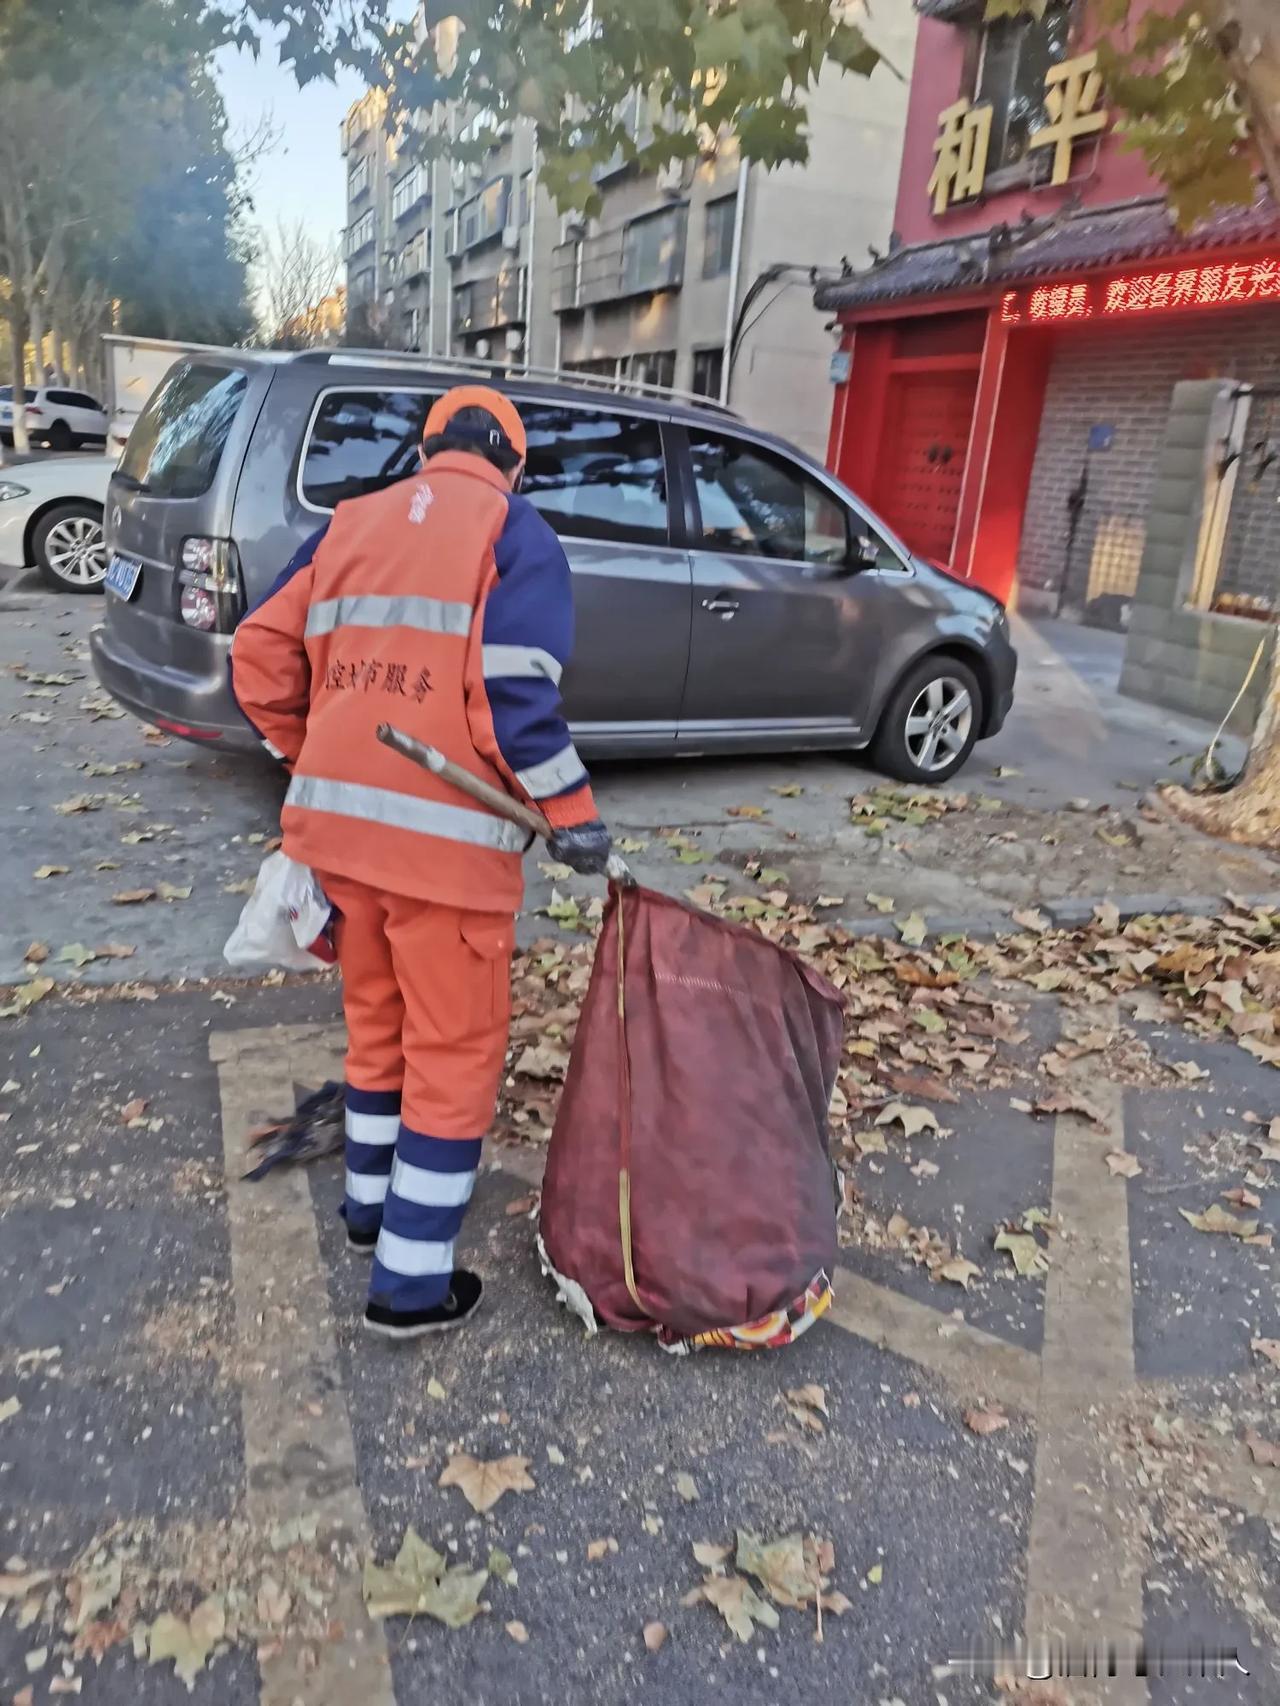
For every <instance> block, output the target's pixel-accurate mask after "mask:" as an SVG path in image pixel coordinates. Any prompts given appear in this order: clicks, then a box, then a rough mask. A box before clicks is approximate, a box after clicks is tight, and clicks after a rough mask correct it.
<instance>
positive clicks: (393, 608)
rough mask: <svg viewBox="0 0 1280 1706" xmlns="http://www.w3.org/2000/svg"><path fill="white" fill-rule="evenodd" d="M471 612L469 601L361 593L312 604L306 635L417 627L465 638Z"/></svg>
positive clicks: (431, 632) (435, 632)
mask: <svg viewBox="0 0 1280 1706" xmlns="http://www.w3.org/2000/svg"><path fill="white" fill-rule="evenodd" d="M473 614H474V612H473V611H472V608H471V606H470V605H469V604H451V603H448V602H446V600H444V599H442V598H419V597H417V596H416V595H413V594H410V593H405V594H404V595H402V596H396V597H394V598H393V597H389V596H387V595H386V594H383V593H360V594H358V595H353V596H351V597H350V598H322V599H320V601H319V602H318V603H316V604H313V605H312V606H311V608H310V610H308V612H307V630H306V635H307V638H308V639H311V638H312V637H313V636H314V635H316V634H332V633H333V632H334V630H335V629H337V628H419V629H421V631H422V632H423V633H424V634H453V635H456V636H457V637H458V638H459V639H463V640H465V639H466V637H467V635H468V634H469V633H470V632H471V619H472V616H473Z"/></svg>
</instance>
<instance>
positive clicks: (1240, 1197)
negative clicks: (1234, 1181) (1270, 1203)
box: [1222, 1185, 1262, 1208]
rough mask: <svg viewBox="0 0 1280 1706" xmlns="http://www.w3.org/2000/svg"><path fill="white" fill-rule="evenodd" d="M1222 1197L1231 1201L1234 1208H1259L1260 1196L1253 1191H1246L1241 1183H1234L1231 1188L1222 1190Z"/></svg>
mask: <svg viewBox="0 0 1280 1706" xmlns="http://www.w3.org/2000/svg"><path fill="white" fill-rule="evenodd" d="M1222 1196H1223V1199H1224V1200H1225V1201H1226V1202H1229V1203H1233V1204H1234V1205H1235V1207H1236V1208H1261V1207H1262V1198H1261V1197H1260V1196H1258V1194H1257V1193H1256V1192H1255V1191H1246V1190H1245V1188H1244V1186H1243V1185H1236V1186H1235V1187H1234V1188H1233V1189H1232V1190H1229V1191H1223V1193H1222Z"/></svg>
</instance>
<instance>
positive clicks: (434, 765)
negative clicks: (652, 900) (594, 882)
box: [378, 723, 635, 886]
mask: <svg viewBox="0 0 1280 1706" xmlns="http://www.w3.org/2000/svg"><path fill="white" fill-rule="evenodd" d="M378 739H379V740H380V741H381V742H382V744H383V746H389V747H390V748H391V750H392V752H398V753H399V754H400V756H401V757H402V758H408V759H411V760H412V761H413V763H414V764H420V765H421V766H422V768H423V769H424V770H430V771H431V772H432V774H433V775H435V776H439V777H440V779H441V781H443V782H448V783H449V785H450V786H451V787H454V788H457V789H458V790H459V792H460V793H463V794H470V796H471V798H472V799H473V800H478V801H479V803H480V804H481V805H482V806H488V808H489V810H490V811H494V812H497V813H498V815H499V817H505V818H509V819H510V821H511V822H512V823H518V824H519V825H520V827H521V829H527V830H530V831H532V833H533V834H534V835H540V836H541V837H542V839H543V840H544V841H550V839H551V836H552V833H553V832H552V828H551V825H550V824H549V823H548V822H547V820H546V818H545V817H543V815H542V813H541V812H536V811H534V809H533V807H532V806H526V805H525V803H524V802H523V800H517V799H515V798H513V796H512V795H510V794H507V793H504V792H503V790H502V789H501V788H495V787H494V786H493V785H492V783H490V782H482V781H481V780H480V778H479V777H478V776H473V775H472V774H471V772H470V771H469V770H464V769H463V768H462V766H461V765H460V764H455V763H454V762H453V760H452V759H451V758H446V757H445V755H444V753H443V752H441V751H440V748H439V747H438V746H427V745H426V744H425V743H424V742H423V741H420V740H415V739H414V738H413V736H412V735H407V734H405V733H404V732H403V731H402V730H401V729H393V728H392V727H391V724H390V723H379V724H378ZM604 874H605V876H606V877H608V878H609V880H610V882H614V883H625V884H627V885H628V886H632V885H634V883H635V878H634V877H633V876H632V875H631V867H630V866H629V865H628V864H627V862H626V860H625V859H624V858H623V857H622V855H621V854H620V853H610V855H609V862H608V864H607V865H606V866H605V873H604Z"/></svg>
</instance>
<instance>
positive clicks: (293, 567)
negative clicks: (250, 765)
mask: <svg viewBox="0 0 1280 1706" xmlns="http://www.w3.org/2000/svg"><path fill="white" fill-rule="evenodd" d="M328 526H329V524H328V522H326V523H325V525H324V526H323V527H321V528H318V529H317V531H316V532H315V533H313V534H312V535H311V537H310V538H309V539H307V540H306V541H305V542H304V543H303V544H302V545H300V546H299V547H298V549H297V550H296V551H295V552H294V553H293V556H292V557H290V559H289V561H288V562H287V563H286V564H285V566H284V568H283V569H282V570H281V571H280V573H279V574H278V575H277V576H276V578H275V580H274V581H272V583H271V585H270V586H269V587H268V588H267V590H266V592H265V593H264V594H263V595H262V597H261V598H260V599H259V600H258V602H257V603H256V604H255V605H254V606H253V608H252V609H251V610H250V611H249V612H248V614H247V615H245V616H244V617H243V618H242V620H241V622H240V625H239V627H238V628H237V629H236V632H235V634H234V635H233V636H232V641H231V648H230V650H229V652H228V653H227V685H228V686H229V687H230V689H231V697H232V699H233V700H234V701H235V704H236V707H237V709H238V710H239V712H240V715H241V716H242V717H243V718H244V720H245V722H247V723H248V725H249V727H250V728H251V729H252V730H253V732H254V734H256V735H257V737H258V739H259V740H260V741H261V742H262V744H263V745H264V746H265V747H266V749H267V751H268V752H269V753H270V754H271V756H272V757H273V758H278V759H280V760H282V761H283V762H284V763H286V764H291V763H293V762H294V761H295V760H296V759H297V756H298V753H299V751H300V750H301V747H302V735H303V733H304V731H305V728H306V712H307V706H308V704H309V702H310V680H311V672H310V669H309V668H308V665H307V654H306V650H305V648H304V645H303V632H304V628H305V625H306V619H307V618H306V608H307V605H308V604H309V603H310V591H309V586H310V577H309V575H307V571H308V570H310V568H311V563H312V560H313V558H314V557H315V554H316V551H317V549H318V548H319V545H320V541H321V540H322V539H323V538H324V536H325V534H326V532H327V531H328ZM300 575H302V576H304V577H305V584H304V583H303V582H300V581H298V577H299V576H300ZM291 586H292V587H294V588H295V595H286V590H287V589H288V588H289V587H291ZM282 595H286V596H282Z"/></svg>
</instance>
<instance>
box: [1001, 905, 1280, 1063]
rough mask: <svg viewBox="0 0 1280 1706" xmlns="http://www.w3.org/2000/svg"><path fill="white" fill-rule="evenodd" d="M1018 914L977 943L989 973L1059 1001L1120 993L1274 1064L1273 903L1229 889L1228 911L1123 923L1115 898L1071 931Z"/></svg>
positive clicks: (1276, 937) (1137, 1005) (1278, 981)
mask: <svg viewBox="0 0 1280 1706" xmlns="http://www.w3.org/2000/svg"><path fill="white" fill-rule="evenodd" d="M1021 917H1023V918H1025V919H1027V921H1028V923H1029V925H1030V927H1029V928H1027V929H1025V930H1023V931H1022V932H1020V933H1019V934H1017V935H1014V936H1009V937H1003V938H1001V939H1000V940H999V941H997V942H996V943H995V944H994V946H991V947H984V948H980V949H977V950H975V958H976V959H977V960H978V962H979V963H980V965H981V966H982V968H983V969H984V970H985V971H986V972H988V973H989V974H990V975H991V976H993V977H994V978H996V979H998V980H1000V981H1002V982H1010V981H1013V982H1021V983H1025V984H1029V985H1030V986H1031V987H1032V988H1033V989H1035V990H1037V991H1039V992H1040V993H1042V994H1043V993H1054V994H1057V995H1060V996H1062V997H1064V998H1065V999H1067V1000H1077V1001H1098V1000H1101V999H1104V998H1105V997H1108V996H1120V997H1121V998H1122V999H1123V1000H1124V1001H1125V1005H1126V1006H1128V1007H1129V1008H1130V1009H1131V1010H1132V1011H1133V1013H1134V1015H1135V1016H1136V1017H1137V1018H1139V1019H1142V1020H1146V1021H1149V1022H1155V1023H1168V1022H1172V1021H1176V1022H1180V1023H1182V1024H1184V1025H1185V1026H1187V1028H1188V1029H1190V1030H1191V1031H1193V1032H1195V1033H1197V1034H1198V1035H1200V1036H1202V1037H1206V1038H1222V1039H1223V1040H1234V1041H1235V1042H1237V1043H1238V1044H1239V1046H1240V1047H1241V1048H1243V1049H1245V1050H1247V1051H1248V1053H1250V1054H1252V1055H1253V1056H1254V1057H1255V1058H1256V1059H1258V1060H1261V1061H1265V1062H1266V1063H1267V1064H1268V1065H1270V1066H1276V1065H1280V1041H1278V1040H1277V1035H1276V1032H1277V1018H1280V915H1278V914H1277V911H1276V908H1274V907H1272V906H1253V905H1247V904H1245V903H1243V902H1237V901H1234V900H1233V899H1232V897H1230V896H1228V904H1227V907H1226V909H1225V910H1224V911H1223V912H1222V913H1220V914H1219V915H1217V916H1216V917H1213V918H1189V917H1184V916H1181V915H1173V916H1166V915H1156V914H1151V913H1148V914H1144V915H1143V916H1141V917H1138V918H1133V919H1131V920H1130V921H1129V922H1128V923H1127V924H1124V925H1123V926H1122V925H1121V922H1120V915H1119V913H1118V912H1117V911H1116V908H1115V907H1114V906H1100V907H1097V908H1096V909H1095V912H1094V917H1093V920H1092V922H1091V923H1090V924H1088V925H1086V926H1085V927H1083V928H1082V929H1078V930H1050V929H1047V928H1043V927H1041V924H1042V921H1040V920H1039V919H1038V915H1027V914H1023V915H1021ZM1191 1071H1192V1072H1197V1073H1199V1075H1201V1076H1203V1072H1202V1071H1201V1070H1200V1069H1197V1068H1192V1069H1191ZM1188 1081H1191V1080H1190V1078H1188Z"/></svg>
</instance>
